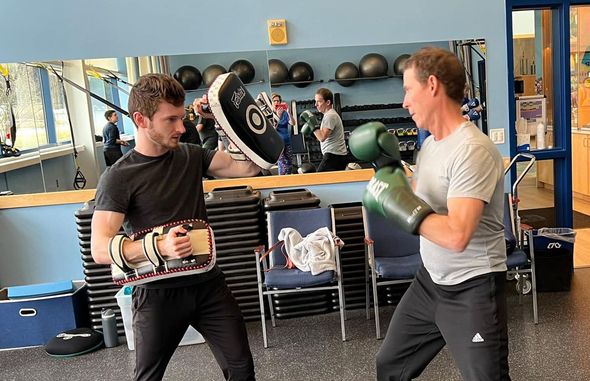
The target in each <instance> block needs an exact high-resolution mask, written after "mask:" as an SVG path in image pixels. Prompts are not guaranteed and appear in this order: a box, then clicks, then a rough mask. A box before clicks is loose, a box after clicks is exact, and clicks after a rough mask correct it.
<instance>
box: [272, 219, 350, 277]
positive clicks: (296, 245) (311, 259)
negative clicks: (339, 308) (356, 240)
mask: <svg viewBox="0 0 590 381" xmlns="http://www.w3.org/2000/svg"><path fill="white" fill-rule="evenodd" d="M278 239H279V240H282V241H284V242H285V247H284V249H285V252H286V253H287V256H288V257H289V258H290V259H291V261H292V262H293V264H294V265H295V266H297V268H298V269H299V270H301V271H311V274H312V275H317V274H319V273H321V272H324V271H327V270H336V249H337V248H341V247H342V246H344V242H342V241H341V240H340V239H339V238H338V237H336V236H335V235H334V234H332V232H331V231H330V229H328V228H326V227H323V228H319V229H318V230H316V231H315V232H313V233H310V234H308V235H307V236H306V237H305V238H303V237H301V234H299V232H298V231H297V230H295V229H293V228H283V229H281V231H280V232H279V236H278Z"/></svg>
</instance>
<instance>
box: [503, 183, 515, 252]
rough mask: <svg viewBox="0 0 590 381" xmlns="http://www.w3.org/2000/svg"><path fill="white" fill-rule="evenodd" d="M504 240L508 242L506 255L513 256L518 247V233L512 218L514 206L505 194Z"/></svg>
mask: <svg viewBox="0 0 590 381" xmlns="http://www.w3.org/2000/svg"><path fill="white" fill-rule="evenodd" d="M503 222H504V240H505V241H506V255H510V254H512V252H513V251H514V249H515V248H516V246H517V243H518V242H517V240H516V232H515V231H514V229H513V228H514V221H513V217H512V205H510V197H509V195H508V194H506V193H505V194H504V219H503Z"/></svg>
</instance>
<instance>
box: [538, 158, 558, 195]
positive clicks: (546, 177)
mask: <svg viewBox="0 0 590 381" xmlns="http://www.w3.org/2000/svg"><path fill="white" fill-rule="evenodd" d="M537 182H538V183H537V187H539V188H548V189H553V184H554V183H555V182H554V181H553V160H539V161H537Z"/></svg>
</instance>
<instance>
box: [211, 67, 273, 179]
mask: <svg viewBox="0 0 590 381" xmlns="http://www.w3.org/2000/svg"><path fill="white" fill-rule="evenodd" d="M207 96H208V100H209V107H210V109H211V112H212V114H213V116H214V117H215V120H216V122H217V125H218V133H220V137H221V138H222V140H225V142H227V144H226V147H227V148H228V149H229V152H230V154H232V156H233V157H234V158H242V159H248V160H251V161H253V162H254V163H255V164H256V165H258V166H259V167H261V168H264V169H270V167H272V166H273V165H274V164H275V163H276V162H277V161H278V159H279V156H280V155H281V153H282V152H283V148H284V143H283V139H282V138H281V136H280V135H279V134H278V133H277V131H276V129H275V128H274V125H273V123H274V120H275V119H274V118H275V115H276V114H275V113H274V112H273V109H272V102H270V99H269V98H268V96H266V93H264V95H261V96H259V99H258V101H256V100H254V98H253V97H252V95H250V93H249V92H248V90H246V87H245V86H244V84H243V83H242V81H241V80H240V78H239V77H238V76H237V75H236V74H234V73H233V72H230V73H226V74H221V75H219V76H217V78H216V79H215V81H214V82H213V84H211V86H210V87H209V91H208V94H207Z"/></svg>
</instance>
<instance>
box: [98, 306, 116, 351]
mask: <svg viewBox="0 0 590 381" xmlns="http://www.w3.org/2000/svg"><path fill="white" fill-rule="evenodd" d="M101 320H102V335H103V337H104V346H105V347H107V348H112V347H116V346H117V345H119V337H118V336H117V319H116V318H115V312H113V310H111V309H110V308H109V309H103V310H102V312H101Z"/></svg>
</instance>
